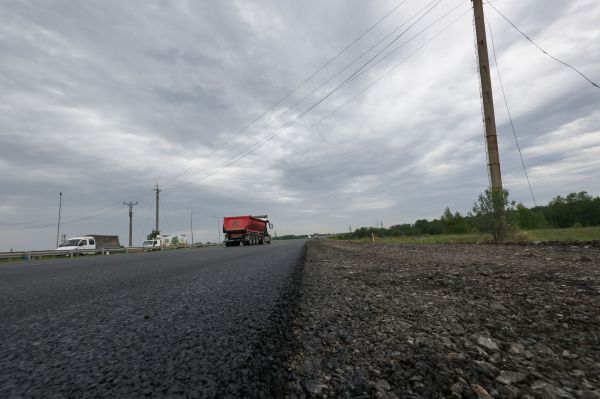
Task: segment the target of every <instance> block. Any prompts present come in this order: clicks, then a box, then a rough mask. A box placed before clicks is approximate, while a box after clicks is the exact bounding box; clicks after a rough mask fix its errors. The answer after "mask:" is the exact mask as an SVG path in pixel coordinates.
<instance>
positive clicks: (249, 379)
mask: <svg viewBox="0 0 600 399" xmlns="http://www.w3.org/2000/svg"><path fill="white" fill-rule="evenodd" d="M303 253H304V242H303V241H290V242H277V243H274V244H272V245H260V246H250V247H232V248H207V249H195V250H181V251H173V252H171V251H169V252H155V253H143V254H131V255H112V256H93V257H81V258H76V259H61V260H53V261H37V262H34V263H32V264H23V263H20V264H4V265H1V266H0V320H1V323H0V397H2V398H6V397H24V398H35V397H40V398H41V397H44V398H49V397H56V398H59V397H111V398H116V397H165V396H168V397H215V396H218V397H222V396H225V395H231V396H255V395H256V396H260V395H265V392H258V391H254V389H255V385H256V383H257V381H256V379H257V377H256V374H255V373H256V367H259V365H258V364H257V362H260V359H263V361H262V363H265V362H264V359H265V356H266V359H267V361H268V359H269V356H271V355H270V354H265V353H258V352H259V351H261V350H262V351H263V352H264V347H265V346H264V345H262V343H261V340H264V339H269V336H270V334H271V331H270V330H272V329H273V328H274V326H273V320H279V319H280V318H281V315H279V316H277V317H279V319H278V318H277V317H274V315H275V313H276V312H277V311H280V309H279V308H281V306H280V303H281V301H282V300H283V299H282V297H285V293H286V292H287V291H288V290H289V289H290V286H291V285H293V278H294V272H295V271H296V269H297V266H298V265H299V263H300V262H301V260H302V257H303ZM261 348H262V349H261ZM271 360H272V358H271ZM253 373H254V374H253ZM263 388H264V387H263ZM267 394H268V393H267Z"/></svg>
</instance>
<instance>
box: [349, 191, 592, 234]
mask: <svg viewBox="0 0 600 399" xmlns="http://www.w3.org/2000/svg"><path fill="white" fill-rule="evenodd" d="M496 200H498V196H496V195H495V194H494V193H493V192H492V191H491V190H489V189H488V190H486V191H485V192H484V193H482V194H480V195H479V198H478V199H477V201H476V202H475V203H474V204H473V208H472V209H471V210H470V211H469V212H467V213H466V215H462V214H461V213H460V212H458V211H456V212H452V210H451V209H450V208H449V207H446V209H445V210H444V212H443V214H442V215H441V217H440V218H439V219H433V220H427V219H420V220H417V221H416V222H415V223H413V224H410V223H405V224H398V225H394V226H390V227H389V228H375V227H361V228H358V229H356V230H354V231H353V232H349V233H342V234H338V237H339V238H342V239H359V238H365V237H371V234H374V235H375V236H377V237H398V236H418V235H436V234H464V233H494V231H496V227H497V226H496V223H497V218H496V217H495V216H494V209H495V208H494V201H496ZM499 200H500V201H504V207H505V209H506V222H507V225H508V227H509V229H512V230H517V229H521V230H536V229H548V228H566V227H588V226H600V197H593V196H591V195H589V194H588V193H587V192H585V191H582V192H579V193H571V194H569V195H567V196H566V197H562V196H560V195H559V196H557V197H555V198H553V199H552V200H551V201H550V202H549V203H548V204H547V205H540V206H535V207H533V208H527V207H526V206H525V205H523V204H522V203H516V202H514V201H512V202H509V200H508V192H507V191H506V190H504V192H503V195H501V196H500V199H499Z"/></svg>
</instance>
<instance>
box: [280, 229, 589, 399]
mask: <svg viewBox="0 0 600 399" xmlns="http://www.w3.org/2000/svg"><path fill="white" fill-rule="evenodd" d="M300 284H301V287H300V290H299V292H300V293H301V294H300V300H299V303H298V308H297V312H296V314H297V316H296V318H295V319H294V320H293V322H292V327H293V338H294V340H295V341H296V345H295V346H296V347H297V348H298V350H297V351H296V353H295V354H294V355H293V356H292V358H291V360H290V364H289V367H290V371H291V373H292V374H291V375H292V378H291V379H290V382H289V384H288V385H289V387H288V388H289V392H291V393H290V396H292V397H380V398H486V399H487V398H586V399H587V398H589V399H592V398H595V399H597V398H600V249H599V248H598V247H595V246H591V245H584V244H582V245H578V246H575V245H573V246H572V245H564V244H563V245H556V244H555V245H525V246H524V245H476V244H431V245H426V244H421V245H406V244H404V245H402V244H356V243H348V242H338V241H330V240H314V241H311V242H309V243H308V248H307V259H306V263H305V267H304V270H303V273H302V277H301V281H300Z"/></svg>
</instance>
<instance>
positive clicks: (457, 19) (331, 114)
mask: <svg viewBox="0 0 600 399" xmlns="http://www.w3.org/2000/svg"><path fill="white" fill-rule="evenodd" d="M469 11H470V10H466V11H465V12H463V13H462V14H461V15H459V16H458V17H457V18H455V19H454V20H453V21H452V22H450V23H449V24H447V25H446V26H445V27H444V28H442V29H441V30H440V31H439V32H437V33H436V34H434V35H433V36H431V37H430V38H429V39H428V40H426V41H425V42H424V43H423V44H422V45H420V46H419V47H417V48H416V49H415V50H414V51H413V52H412V53H410V54H409V55H407V56H406V57H405V58H403V59H402V60H401V61H400V62H398V63H396V64H395V65H394V66H392V67H391V68H389V69H388V70H387V71H385V72H384V73H383V74H382V75H380V76H379V77H378V78H377V79H375V80H374V81H373V82H371V83H370V84H369V85H367V86H366V87H365V88H363V89H362V90H360V91H359V92H357V93H356V94H354V95H353V96H352V97H351V98H349V99H348V100H347V101H345V102H344V103H342V104H341V105H340V106H338V107H337V108H335V109H334V110H333V111H331V112H330V113H328V114H327V115H325V116H324V117H322V118H321V119H319V120H318V121H316V122H315V123H313V124H312V125H310V126H309V127H308V128H306V129H304V130H302V131H301V132H300V133H298V134H297V135H295V136H293V137H292V138H291V139H290V140H288V141H286V142H285V143H284V146H287V145H288V144H290V143H291V142H293V141H294V140H296V139H298V138H299V137H301V136H303V135H304V134H306V133H307V132H308V131H310V130H311V129H313V128H314V127H316V126H317V125H319V124H320V123H322V122H323V121H325V120H327V119H329V118H330V117H331V116H333V115H334V114H335V113H337V112H338V111H339V110H340V109H342V108H344V107H345V106H346V105H348V104H349V103H350V102H352V101H353V100H355V99H356V98H358V97H359V96H361V95H362V94H364V93H365V92H367V91H368V90H369V89H371V88H372V87H373V86H375V85H376V84H377V83H378V82H380V81H381V80H382V79H383V78H384V77H386V76H387V75H388V74H390V73H391V72H392V71H394V70H395V69H397V68H398V67H399V66H400V65H402V64H403V63H404V62H406V61H407V60H408V59H410V58H411V57H412V56H414V55H415V54H416V53H418V52H419V51H420V50H422V49H423V48H424V47H425V46H427V45H428V44H429V43H431V42H432V41H433V40H435V39H436V38H438V37H439V36H440V35H441V34H442V33H444V32H445V31H446V30H448V29H449V28H450V27H451V26H453V25H454V24H455V23H456V22H458V21H459V20H460V18H462V17H463V16H464V15H466V14H467V13H468V12H469ZM276 134H278V133H277V132H276V133H274V135H276ZM272 136H273V135H272ZM256 149H257V148H251V149H250V150H249V152H252V151H255V150H256ZM249 152H248V153H249ZM241 159H242V158H237V159H234V160H233V161H232V162H230V163H229V164H226V165H223V166H221V167H220V168H218V169H217V170H214V171H213V172H211V173H210V174H209V175H206V176H204V177H203V178H202V179H205V178H207V177H209V176H212V175H214V174H216V173H218V172H219V171H220V170H223V169H225V168H227V167H229V166H232V165H234V164H236V163H238V162H239V161H241ZM202 179H201V180H202Z"/></svg>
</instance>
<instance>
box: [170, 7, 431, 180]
mask: <svg viewBox="0 0 600 399" xmlns="http://www.w3.org/2000/svg"><path fill="white" fill-rule="evenodd" d="M442 1H443V0H437V1H435V0H434V1H432V2H430V3H429V5H431V6H430V7H429V9H427V10H426V11H425V12H424V13H423V14H422V15H420V16H419V17H418V18H417V19H416V20H415V21H414V22H413V23H412V24H410V26H409V27H408V28H406V29H405V30H403V31H402V32H401V33H400V34H398V35H397V36H396V37H394V39H393V40H391V41H390V42H389V43H388V44H386V46H385V47H383V49H381V50H380V51H378V52H377V53H376V54H375V55H374V56H373V57H371V58H370V59H369V60H367V61H366V62H365V63H363V64H362V65H361V66H360V67H359V68H358V69H356V70H355V71H354V72H353V73H352V74H351V75H350V76H349V77H347V78H346V79H344V80H343V81H342V82H341V83H339V84H338V85H337V86H336V87H334V88H333V89H332V90H331V91H329V92H328V93H327V94H326V95H325V96H323V97H322V98H321V99H319V100H318V101H316V102H315V103H314V104H312V105H311V106H310V107H308V108H307V109H305V110H304V111H303V112H301V113H300V114H299V115H298V116H297V117H296V118H295V119H292V120H290V121H288V122H287V123H286V124H284V125H283V126H281V127H280V128H279V129H277V130H276V131H275V132H273V133H272V134H270V135H268V136H267V137H265V138H263V139H262V140H261V141H259V142H258V143H256V144H254V145H253V146H251V147H250V148H248V149H247V150H245V151H243V152H242V153H240V154H238V155H237V156H236V157H235V158H234V159H233V160H230V161H229V162H227V163H225V164H224V165H222V166H221V167H218V168H217V169H215V170H213V171H212V172H210V173H208V174H206V175H204V176H202V177H200V178H198V179H195V181H196V182H199V181H202V180H204V179H206V178H208V177H210V176H213V175H215V174H216V173H218V172H220V171H221V170H223V169H225V168H228V167H229V166H232V165H234V164H236V163H238V162H239V161H240V160H242V159H243V158H245V157H246V156H247V155H249V154H250V153H252V152H254V151H255V150H257V149H258V148H260V147H262V146H263V145H264V144H266V143H267V142H269V141H271V140H272V139H273V138H274V137H276V136H277V135H279V134H280V133H281V132H283V131H284V130H285V129H287V128H288V127H290V126H292V125H293V124H294V123H295V122H297V121H298V120H300V119H301V118H302V117H304V116H305V115H306V114H308V113H309V112H311V111H312V110H313V109H315V108H316V107H317V106H319V105H320V104H321V103H323V102H324V101H325V100H327V99H328V98H329V97H331V96H332V95H333V94H334V93H335V92H337V91H338V90H339V89H341V88H342V87H343V86H345V85H346V84H347V83H348V82H350V81H351V80H353V79H354V78H355V77H356V76H357V74H358V73H359V72H360V71H362V70H363V69H364V68H365V67H366V66H368V65H369V64H370V63H372V62H373V60H375V59H376V58H377V57H378V56H379V55H380V54H381V53H383V52H384V51H385V50H387V49H388V48H389V47H391V46H392V45H393V44H394V43H395V42H396V41H398V40H399V39H400V38H401V37H402V36H403V35H404V34H405V33H406V32H408V30H410V29H411V28H412V27H414V26H415V25H416V24H417V23H418V22H419V21H420V20H421V19H423V18H424V17H425V16H426V15H428V14H429V13H431V12H432V11H433V10H434V9H435V8H436V7H437V6H438V5H439V4H440V3H441V2H442ZM187 184H189V181H185V182H182V183H180V184H179V185H175V186H172V187H171V189H174V188H175V187H179V186H181V185H187Z"/></svg>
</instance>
